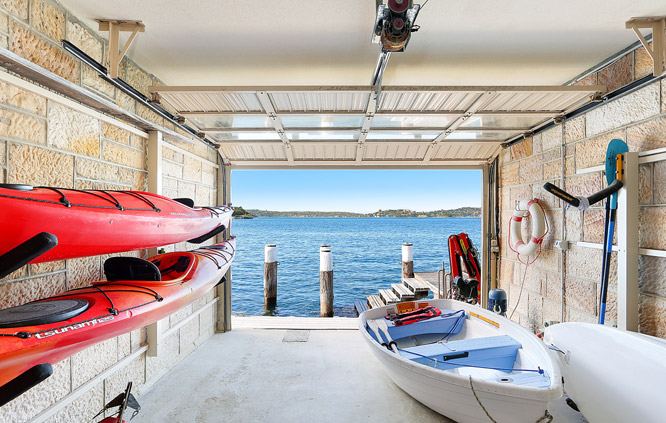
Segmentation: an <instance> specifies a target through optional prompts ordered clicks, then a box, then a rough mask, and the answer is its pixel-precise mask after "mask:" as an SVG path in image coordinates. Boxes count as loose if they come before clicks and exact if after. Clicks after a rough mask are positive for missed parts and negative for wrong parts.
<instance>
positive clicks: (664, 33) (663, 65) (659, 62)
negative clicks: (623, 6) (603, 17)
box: [625, 16, 666, 78]
mask: <svg viewBox="0 0 666 423" xmlns="http://www.w3.org/2000/svg"><path fill="white" fill-rule="evenodd" d="M625 25H626V28H627V29H633V30H634V32H635V33H636V36H637V37H638V39H639V40H640V42H641V44H643V47H645V50H646V51H647V53H648V54H649V55H650V57H651V58H652V63H653V64H654V68H653V71H652V75H654V77H655V78H657V77H659V76H662V75H664V74H665V73H666V16H653V17H647V18H631V19H629V20H628V21H627V22H626V24H625ZM640 28H651V29H652V46H650V44H648V42H647V40H646V39H645V37H643V34H641V31H640Z"/></svg>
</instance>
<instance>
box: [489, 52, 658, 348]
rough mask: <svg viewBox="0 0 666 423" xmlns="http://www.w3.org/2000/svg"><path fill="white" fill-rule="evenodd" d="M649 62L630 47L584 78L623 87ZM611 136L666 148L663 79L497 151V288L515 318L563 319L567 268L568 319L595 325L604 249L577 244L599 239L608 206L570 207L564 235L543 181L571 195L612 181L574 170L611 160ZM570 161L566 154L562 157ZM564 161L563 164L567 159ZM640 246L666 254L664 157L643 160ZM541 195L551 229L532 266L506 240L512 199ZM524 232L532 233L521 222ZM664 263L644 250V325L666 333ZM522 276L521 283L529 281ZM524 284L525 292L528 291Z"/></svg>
mask: <svg viewBox="0 0 666 423" xmlns="http://www.w3.org/2000/svg"><path fill="white" fill-rule="evenodd" d="M651 67H652V62H651V60H650V59H649V57H647V54H646V53H645V51H644V49H643V48H640V49H638V50H636V51H635V52H631V53H628V54H627V55H625V56H624V57H622V58H620V59H619V60H618V61H616V62H614V63H613V64H611V65H609V66H607V67H606V68H604V69H601V70H600V71H598V72H596V73H594V74H592V75H590V76H588V77H586V78H585V79H583V80H581V81H580V82H578V83H579V84H597V83H598V84H604V85H606V86H607V87H608V89H609V90H613V89H617V88H619V87H622V86H625V85H627V84H628V83H630V82H632V81H634V80H637V79H640V78H641V77H643V76H645V75H648V74H650V73H651ZM613 138H619V139H622V140H624V141H626V142H627V144H628V145H629V150H630V151H637V152H641V151H647V150H654V149H659V148H664V147H666V81H665V80H663V79H662V80H660V81H659V80H658V81H655V82H653V83H651V84H649V85H647V86H645V87H643V88H642V89H640V90H638V91H635V92H633V93H631V94H629V95H626V96H624V97H620V98H618V99H616V100H613V101H610V102H608V103H607V104H604V105H602V106H600V107H598V108H596V109H593V110H591V111H589V112H588V113H586V114H584V115H582V116H579V117H576V118H574V119H571V120H568V121H565V122H563V123H562V124H561V125H556V126H555V127H553V128H551V129H549V130H547V131H545V132H542V133H540V134H538V135H535V136H533V137H531V138H528V139H526V140H525V141H523V142H521V143H519V144H516V145H514V146H512V147H511V148H509V149H506V150H504V151H503V152H502V153H501V154H500V173H501V178H500V186H501V187H500V194H501V220H502V221H501V224H502V225H501V253H500V254H501V258H500V265H499V266H500V269H499V287H500V288H503V289H505V290H506V291H507V293H508V295H509V313H511V311H512V310H514V308H515V310H516V311H515V314H514V315H513V320H515V321H517V322H520V323H521V324H522V325H523V326H526V327H529V328H532V329H537V328H540V327H543V324H544V322H545V321H548V320H557V321H560V320H561V318H560V316H561V307H562V301H561V298H562V289H561V275H562V266H564V267H563V268H564V272H565V282H564V309H565V320H566V321H587V322H596V321H597V319H598V314H599V310H598V299H599V292H600V280H601V261H602V251H601V250H600V249H594V248H589V247H584V246H581V245H575V243H576V242H578V241H582V242H589V243H601V242H602V240H603V232H604V210H603V205H602V204H597V205H595V206H594V207H592V208H590V209H589V210H588V211H586V212H584V213H580V212H579V211H577V210H575V209H570V210H568V211H567V212H566V214H565V216H566V221H565V227H566V233H565V235H564V237H563V236H562V232H561V231H562V207H563V204H562V202H560V201H559V200H558V199H556V198H555V197H553V196H552V195H550V194H548V193H547V192H546V191H545V190H544V189H543V185H544V183H546V182H551V183H553V184H555V185H557V186H561V181H560V175H561V174H562V172H561V169H562V168H564V175H565V179H564V189H565V190H566V191H568V192H570V193H572V194H574V195H589V194H591V193H593V192H596V191H598V190H600V189H601V188H603V187H605V186H606V180H605V176H604V175H603V174H602V172H593V173H584V174H577V172H578V171H580V170H581V169H586V168H590V167H594V166H599V165H602V164H603V163H604V159H605V155H606V148H607V146H608V143H609V142H610V140H611V139H613ZM563 158H564V159H563ZM563 160H564V163H563ZM639 173H640V175H639V177H640V180H639V201H640V209H639V222H640V228H639V243H640V244H639V247H640V248H651V249H658V250H666V224H664V223H663V222H664V221H665V220H664V219H665V218H666V197H665V196H664V195H663V192H664V189H663V188H661V186H662V185H664V183H666V162H656V163H646V164H641V165H640V166H639ZM533 197H536V198H539V199H541V200H542V202H541V204H542V205H543V206H544V208H545V211H546V217H547V219H548V223H549V225H550V232H549V234H548V235H547V236H546V238H545V239H544V242H543V251H542V254H541V257H540V258H539V259H538V260H537V261H536V262H535V263H534V264H532V265H529V266H527V267H526V266H525V265H524V264H522V263H520V262H519V261H518V260H517V255H516V253H514V252H512V251H511V250H510V249H509V248H508V245H507V242H508V239H507V236H508V233H509V220H510V218H511V212H512V210H513V209H514V207H515V202H516V201H517V200H521V199H529V198H533ZM523 233H524V234H527V233H529V227H528V226H527V223H523ZM560 239H565V240H568V241H573V242H574V245H573V246H572V247H571V249H570V250H568V251H566V252H565V253H564V260H563V258H562V255H561V252H560V250H556V249H555V248H554V245H553V244H554V241H555V240H560ZM665 269H666V259H664V258H660V257H651V256H640V259H639V284H640V331H641V332H643V333H647V334H650V335H655V336H660V337H666V279H664V272H663V271H664V270H665ZM523 281H524V282H523ZM521 285H522V293H521ZM616 320H617V257H616V254H615V253H613V258H612V262H611V272H610V286H609V291H608V303H607V310H606V322H607V324H609V325H614V324H615V323H616Z"/></svg>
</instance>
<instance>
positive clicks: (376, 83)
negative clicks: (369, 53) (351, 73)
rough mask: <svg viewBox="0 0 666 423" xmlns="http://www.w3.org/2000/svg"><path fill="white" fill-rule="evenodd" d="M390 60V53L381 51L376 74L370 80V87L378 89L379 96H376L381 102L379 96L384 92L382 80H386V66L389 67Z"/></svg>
mask: <svg viewBox="0 0 666 423" xmlns="http://www.w3.org/2000/svg"><path fill="white" fill-rule="evenodd" d="M390 58H391V52H390V51H380V52H379V56H378V57H377V65H376V66H375V72H374V73H373V74H372V79H371V80H370V85H372V86H373V87H377V94H376V95H375V98H376V99H377V100H379V94H380V93H381V91H382V79H383V78H384V71H385V70H386V65H388V61H389V59H390Z"/></svg>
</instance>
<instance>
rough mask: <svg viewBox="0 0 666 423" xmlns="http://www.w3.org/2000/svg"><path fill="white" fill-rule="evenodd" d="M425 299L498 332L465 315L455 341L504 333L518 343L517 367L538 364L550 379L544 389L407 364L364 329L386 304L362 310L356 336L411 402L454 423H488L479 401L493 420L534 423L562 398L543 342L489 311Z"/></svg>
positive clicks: (555, 369) (383, 311) (381, 313)
mask: <svg viewBox="0 0 666 423" xmlns="http://www.w3.org/2000/svg"><path fill="white" fill-rule="evenodd" d="M426 301H427V302H428V303H429V304H430V305H434V306H436V307H438V308H440V309H452V310H459V309H464V310H465V313H466V314H468V315H469V312H470V311H471V312H474V313H477V314H478V315H479V316H482V317H485V318H486V319H490V320H492V321H494V322H496V323H498V324H499V328H497V327H495V326H493V325H491V324H488V323H487V322H486V321H483V320H482V319H480V318H474V317H471V318H468V319H467V320H466V323H465V326H464V329H463V331H461V333H460V334H458V335H456V337H457V338H458V339H467V338H475V337H486V336H497V335H510V336H511V337H512V338H514V339H515V340H516V341H518V342H520V343H521V344H522V348H521V352H520V361H521V363H520V366H521V367H529V366H534V367H533V368H536V367H537V366H538V367H540V368H541V369H543V370H544V371H545V372H546V373H547V374H548V376H550V387H548V388H534V387H530V386H522V385H513V384H506V383H499V382H497V381H496V380H487V379H484V378H483V377H482V375H481V374H480V373H479V372H478V371H476V370H477V369H464V370H461V371H459V372H452V371H447V370H438V369H436V368H434V367H430V366H426V365H423V364H419V363H416V362H414V361H412V360H408V359H406V358H404V357H402V356H400V355H398V354H395V353H394V352H392V351H389V350H388V349H387V348H385V347H383V346H381V345H380V344H378V343H377V342H376V341H375V340H374V339H373V338H372V337H371V336H370V335H369V333H368V332H367V330H366V321H367V320H371V319H376V318H379V317H382V316H384V315H385V314H387V311H388V310H390V308H391V306H385V307H380V308H375V309H372V310H368V311H366V312H364V313H363V314H361V316H360V317H359V327H360V329H361V330H360V332H361V334H362V336H363V337H364V339H365V340H366V342H367V343H368V345H370V348H371V350H372V352H373V353H374V355H375V356H376V357H377V359H378V360H379V361H380V363H381V364H382V365H383V366H384V368H385V369H386V372H387V374H388V375H389V377H390V378H391V379H392V380H393V381H394V382H395V383H396V385H398V386H399V387H400V388H401V389H403V390H404V391H405V392H407V393H408V394H409V395H411V396H412V397H414V398H415V399H416V400H417V401H419V402H421V403H422V404H424V405H425V406H427V407H429V408H431V409H433V410H435V411H436V412H438V413H440V414H442V415H444V416H447V417H449V418H451V419H453V420H455V421H457V422H459V423H482V422H483V423H488V422H489V421H490V419H489V418H488V416H487V415H486V412H485V411H484V410H483V408H482V407H481V406H480V405H479V402H480V403H481V404H482V405H483V407H484V408H485V409H486V410H487V412H488V414H489V415H490V416H492V418H493V419H495V420H496V421H497V422H500V423H504V422H511V423H522V422H525V423H528V422H529V423H535V422H537V421H538V420H539V419H540V418H541V417H543V416H544V415H545V412H546V410H547V409H548V405H549V403H550V401H553V400H556V399H558V398H560V397H561V396H562V385H561V376H560V371H559V368H558V367H557V365H556V364H555V362H554V361H553V360H552V358H551V357H550V355H549V353H548V351H547V349H546V348H545V346H544V345H543V343H542V342H541V341H540V340H539V339H538V338H537V337H536V336H534V335H533V334H531V333H529V332H528V331H527V330H526V329H524V328H522V327H521V326H519V325H517V324H515V323H513V322H511V321H510V320H508V319H506V318H503V317H501V316H498V315H496V314H494V313H492V312H490V311H487V310H483V309H481V308H479V307H475V306H470V305H468V304H464V303H461V302H458V301H454V300H426ZM419 302H420V301H419ZM452 339H453V338H452ZM470 376H471V378H472V385H473V388H474V391H475V392H476V395H477V396H478V398H479V399H478V401H477V399H476V397H475V395H474V392H473V391H472V387H471V386H470Z"/></svg>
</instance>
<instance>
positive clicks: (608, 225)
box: [599, 139, 629, 325]
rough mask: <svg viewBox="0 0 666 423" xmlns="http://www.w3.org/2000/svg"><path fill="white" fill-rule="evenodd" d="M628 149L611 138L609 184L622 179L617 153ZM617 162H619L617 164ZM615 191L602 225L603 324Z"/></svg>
mask: <svg viewBox="0 0 666 423" xmlns="http://www.w3.org/2000/svg"><path fill="white" fill-rule="evenodd" d="M627 151H629V148H628V147H627V144H626V143H625V142H624V141H622V140H618V139H613V140H611V142H610V143H609V144H608V149H607V150H606V182H607V183H608V185H611V184H612V183H614V182H615V181H616V180H620V181H621V180H622V169H621V167H622V158H621V157H618V156H619V155H621V154H623V153H626V152H627ZM618 163H619V164H620V165H619V166H618ZM617 195H618V194H617V192H615V193H614V194H613V195H611V196H610V197H609V198H608V199H607V200H606V217H605V226H604V248H603V254H604V256H603V262H602V269H601V293H600V295H599V324H600V325H603V324H604V320H605V318H606V297H607V295H608V277H609V275H610V261H611V252H612V251H613V233H614V231H615V219H616V214H617Z"/></svg>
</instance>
